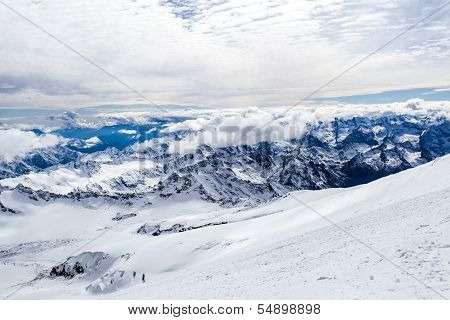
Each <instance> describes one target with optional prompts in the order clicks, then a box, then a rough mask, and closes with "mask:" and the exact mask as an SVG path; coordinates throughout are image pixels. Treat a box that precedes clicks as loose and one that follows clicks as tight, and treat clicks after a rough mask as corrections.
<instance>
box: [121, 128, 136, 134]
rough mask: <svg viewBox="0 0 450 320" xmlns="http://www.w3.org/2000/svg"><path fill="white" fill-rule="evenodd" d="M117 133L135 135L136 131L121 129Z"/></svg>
mask: <svg viewBox="0 0 450 320" xmlns="http://www.w3.org/2000/svg"><path fill="white" fill-rule="evenodd" d="M119 133H123V134H136V133H137V131H136V130H127V129H121V130H119Z"/></svg>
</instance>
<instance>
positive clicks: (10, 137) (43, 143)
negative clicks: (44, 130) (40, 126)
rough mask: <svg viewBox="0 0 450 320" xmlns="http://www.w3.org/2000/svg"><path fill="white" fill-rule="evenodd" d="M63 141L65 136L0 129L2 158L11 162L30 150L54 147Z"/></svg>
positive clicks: (0, 152)
mask: <svg viewBox="0 0 450 320" xmlns="http://www.w3.org/2000/svg"><path fill="white" fill-rule="evenodd" d="M61 142H63V138H61V137H59V136H56V135H53V134H43V135H40V136H38V135H36V134H35V133H34V132H31V131H22V130H19V129H7V130H0V158H2V159H4V160H5V161H7V162H9V161H12V160H14V158H15V157H18V156H24V155H26V154H27V153H28V152H30V151H33V150H36V149H40V148H48V147H53V146H55V145H57V144H59V143H61Z"/></svg>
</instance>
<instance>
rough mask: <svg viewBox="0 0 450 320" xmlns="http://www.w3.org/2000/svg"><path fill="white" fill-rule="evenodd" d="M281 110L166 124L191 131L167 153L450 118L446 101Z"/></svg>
mask: <svg viewBox="0 0 450 320" xmlns="http://www.w3.org/2000/svg"><path fill="white" fill-rule="evenodd" d="M284 110H287V108H264V109H259V108H249V109H247V110H244V111H239V110H235V111H226V110H216V111H214V112H212V113H211V114H210V115H209V116H207V117H199V118H198V119H195V120H186V121H183V122H179V123H175V124H169V125H167V127H166V128H165V129H164V130H163V132H166V133H169V132H171V133H174V132H177V131H181V130H185V131H189V132H191V133H189V134H187V135H186V136H185V137H184V138H183V139H182V140H180V141H172V142H170V143H169V151H170V152H172V153H180V154H184V153H192V152H194V151H195V149H196V148H197V147H198V146H199V145H202V144H206V145H209V146H213V147H226V146H238V145H244V144H247V145H252V144H255V143H258V142H260V141H286V140H289V139H292V138H299V137H301V136H302V135H303V134H304V133H306V132H307V128H308V126H309V125H314V124H317V123H319V122H324V123H330V122H331V121H333V120H334V119H335V118H340V119H349V118H352V117H358V116H361V117H369V118H373V117H379V116H383V115H394V114H395V115H414V116H427V117H429V118H447V119H450V102H449V101H444V102H429V101H427V102H425V101H423V100H420V99H413V100H409V101H407V102H402V103H391V104H382V105H363V104H361V105H323V106H305V107H296V108H293V109H291V110H289V111H288V112H284Z"/></svg>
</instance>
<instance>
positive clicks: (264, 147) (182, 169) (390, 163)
mask: <svg viewBox="0 0 450 320" xmlns="http://www.w3.org/2000/svg"><path fill="white" fill-rule="evenodd" d="M180 134H181V136H182V134H183V133H180ZM173 139H180V137H179V136H177V135H174V136H173ZM138 149H139V148H136V147H135V146H130V147H127V148H125V149H124V150H122V151H119V150H116V149H107V150H105V151H101V152H97V153H94V154H90V155H81V154H80V153H78V152H76V151H73V150H70V149H69V148H67V147H63V146H56V147H53V148H49V149H44V150H39V151H38V152H34V153H32V154H28V155H27V156H26V157H24V158H22V159H20V160H18V161H17V162H13V163H6V164H5V163H3V164H1V165H0V168H1V169H0V174H1V177H2V178H8V177H14V176H16V177H18V178H16V179H12V180H11V179H6V180H3V181H2V182H1V184H3V185H4V186H6V187H14V186H15V185H16V186H17V185H19V184H20V188H22V190H25V189H23V188H24V187H25V188H30V189H39V188H41V186H42V184H39V186H40V187H37V186H36V185H34V184H33V179H35V180H38V179H39V178H38V177H35V178H32V176H30V177H28V178H27V179H25V180H23V179H22V177H23V175H24V174H26V173H28V172H32V171H35V172H40V171H42V170H45V172H52V171H54V170H57V169H58V168H67V170H72V171H69V172H70V173H71V174H72V173H73V174H74V175H76V176H77V177H78V176H80V177H83V179H85V180H86V181H85V182H84V183H83V184H80V185H76V184H75V185H74V186H73V190H72V191H71V193H69V194H72V195H73V196H74V197H75V194H82V195H83V196H82V198H84V197H88V196H89V195H92V196H95V197H98V196H107V197H111V196H112V197H124V198H125V199H128V198H130V197H134V196H136V195H153V196H158V197H161V198H170V197H173V196H176V195H178V194H191V195H195V196H200V197H201V198H203V199H205V200H207V201H212V202H218V203H220V204H222V205H226V206H231V205H234V204H237V203H248V204H249V205H254V204H258V203H261V202H265V201H267V200H270V199H272V198H274V197H278V196H281V195H283V194H285V193H287V192H290V191H294V190H318V189H325V188H332V187H349V186H354V185H358V184H362V183H367V182H370V181H373V180H375V179H378V178H381V177H384V176H387V175H390V174H393V173H397V172H400V171H403V170H405V169H409V168H412V167H415V166H417V165H420V164H423V163H426V162H428V161H431V160H433V159H435V158H437V157H440V156H443V155H445V154H447V153H450V122H449V121H448V120H447V119H446V118H438V119H431V118H428V117H424V116H420V117H419V116H412V115H395V116H393V115H390V116H380V117H371V118H369V117H353V118H351V119H339V118H337V119H334V120H333V121H331V122H319V123H317V124H316V125H311V126H310V127H309V128H308V130H307V133H306V134H305V135H303V136H302V137H299V138H295V139H292V140H290V141H282V142H260V143H257V144H255V145H239V146H229V147H221V148H218V147H212V146H208V145H201V146H199V147H198V148H197V149H196V151H195V153H193V154H185V155H179V154H170V153H168V151H167V149H168V146H167V144H166V143H165V142H164V143H160V144H156V145H154V146H151V147H146V148H145V149H142V150H138ZM105 157H106V158H107V159H108V166H107V168H106V167H102V166H104V164H102V163H101V162H98V159H101V158H105ZM131 161H133V163H134V162H136V163H135V165H134V166H132V167H130V168H127V167H126V166H127V164H129V163H131ZM139 161H142V165H141V164H140V163H139ZM147 162H150V163H152V164H154V165H153V166H152V167H151V168H146V163H147ZM115 165H121V166H122V167H124V166H125V168H124V169H121V170H122V171H120V172H119V171H117V170H114V168H115V167H114V166H115ZM102 168H104V169H102ZM117 168H118V167H117ZM99 170H100V173H98V172H99ZM101 170H103V171H101ZM114 171H117V172H119V173H117V174H114ZM42 174H45V173H42ZM63 174H65V173H63ZM63 174H62V175H63ZM95 174H98V175H97V176H96V178H95V179H94V178H92V177H93V176H94V175H95ZM63 178H64V177H63ZM63 178H62V180H61V181H62V182H61V181H59V182H58V183H60V184H62V185H64V183H66V182H65V179H63ZM72 180H73V179H72ZM50 181H51V180H50ZM83 181H84V180H83ZM20 188H19V189H20ZM71 188H72V186H71ZM42 191H45V190H42ZM50 193H52V194H56V195H57V194H58V192H54V191H52V192H50ZM64 197H68V195H67V194H66V195H64Z"/></svg>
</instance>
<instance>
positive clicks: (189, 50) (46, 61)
mask: <svg viewBox="0 0 450 320" xmlns="http://www.w3.org/2000/svg"><path fill="white" fill-rule="evenodd" d="M445 2H446V1H441V0H430V1H418V0H407V1H406V0H405V1H403V0H399V1H386V0H377V1H372V0H367V1H354V0H320V1H300V0H265V1H256V0H251V1H249V0H208V1H207V0H192V1H187V0H161V1H159V0H158V1H156V0H108V1H106V0H104V1H103V0H101V1H100V0H90V1H87V0H77V1H73V0H71V1H58V0H14V1H11V0H0V30H2V32H1V33H0V43H1V46H0V61H1V63H0V107H4V108H5V107H8V108H11V107H26V108H36V107H54V108H68V107H70V108H73V107H81V106H92V105H98V104H107V103H128V104H133V103H147V102H148V101H146V99H149V100H151V101H152V102H154V103H156V104H158V105H159V104H180V105H200V106H217V107H248V106H277V105H280V106H286V105H291V104H294V103H296V102H297V101H299V100H301V99H302V98H303V97H304V96H306V95H308V94H309V93H311V92H312V91H314V90H315V89H316V88H318V87H319V86H321V85H322V84H323V83H326V82H327V81H328V80H330V79H331V78H333V77H334V76H335V75H336V74H339V73H340V72H341V71H342V70H344V69H345V68H347V67H349V66H351V65H352V64H354V63H355V62H356V61H358V60H359V59H361V58H363V57H365V56H366V55H368V54H369V53H370V52H372V51H373V50H375V49H377V48H378V47H380V46H381V45H383V44H384V43H386V42H387V41H388V40H390V39H391V38H393V37H394V36H395V35H397V34H398V33H400V32H402V31H403V30H405V29H406V28H408V27H409V26H410V25H412V24H414V23H415V22H417V21H419V20H420V19H421V18H423V17H425V16H426V15H427V14H429V13H431V12H432V11H433V10H435V9H436V8H438V7H439V6H441V5H443V4H444V3H445ZM4 4H7V5H8V6H10V7H11V8H13V9H14V10H16V11H17V12H18V13H20V14H21V15H22V16H25V17H26V18H28V19H30V20H31V21H33V22H34V23H35V24H36V25H37V26H39V27H40V28H43V29H45V30H46V31H48V32H49V33H50V34H52V35H53V36H54V37H56V38H57V39H58V40H60V41H61V42H63V43H65V44H66V45H68V46H70V47H72V48H73V49H75V50H76V51H77V52H79V53H80V54H81V55H83V56H85V57H87V58H88V59H89V60H90V61H92V62H93V63H95V64H96V65H98V66H100V67H101V68H103V69H104V70H106V71H107V72H108V73H109V74H111V75H113V76H114V77H115V78H116V79H114V78H113V77H111V76H110V75H107V74H105V72H103V71H101V70H99V68H97V67H95V66H93V65H92V64H91V63H89V62H87V61H86V60H85V59H82V58H81V57H80V56H79V55H77V54H76V53H74V52H73V51H71V50H69V49H68V48H67V47H65V46H64V45H62V44H61V43H60V42H58V41H57V40H55V39H54V38H52V37H50V36H49V35H48V34H45V33H44V32H43V31H42V30H39V29H38V28H37V27H36V26H34V25H32V24H31V23H30V22H28V21H26V20H25V19H24V18H23V17H20V16H19V15H18V14H17V13H15V12H13V11H12V10H11V9H9V8H7V7H5V5H4ZM448 70H450V5H449V6H447V7H446V8H445V9H443V10H441V11H440V12H439V13H437V14H436V15H434V16H433V17H432V18H430V19H428V20H426V21H425V22H424V23H421V24H420V25H418V26H417V27H416V28H414V29H413V30H411V31H410V32H408V33H407V34H405V35H404V36H402V37H400V38H399V39H397V40H396V41H394V42H393V43H391V44H390V45H389V46H387V47H386V48H384V49H383V50H382V51H380V52H379V53H377V54H376V55H374V56H372V57H370V58H368V59H367V60H365V61H364V62H363V63H361V64H360V65H358V66H357V67H356V68H354V69H352V70H351V71H350V72H348V73H346V74H345V75H344V76H342V77H339V78H338V79H337V80H336V81H334V82H333V83H332V84H330V85H328V86H326V87H325V88H324V89H323V90H321V91H320V92H318V93H317V94H316V95H315V96H314V97H312V98H311V100H310V101H312V102H314V101H320V102H326V101H345V99H350V101H349V102H351V103H354V102H357V101H355V100H354V99H360V100H361V99H362V100H364V101H362V102H367V99H369V100H371V101H372V102H373V101H377V100H380V101H382V102H383V101H384V102H386V99H388V100H389V99H391V100H402V101H404V100H406V99H409V98H412V97H418V98H422V99H426V100H431V99H432V98H433V97H437V98H439V99H440V100H442V99H443V97H444V98H447V97H448V92H449V87H450V72H448ZM118 79H119V80H120V81H118ZM124 84H126V85H127V86H128V87H126V86H125V85H124ZM129 87H131V88H132V89H133V90H134V92H133V90H131V89H130V88H129ZM423 90H425V91H423ZM136 91H137V92H139V94H137V93H136ZM386 92H391V94H386ZM392 92H404V93H405V94H395V93H394V94H392ZM374 94H375V96H374ZM380 95H381V96H380ZM143 96H144V97H145V98H143ZM343 96H344V97H357V98H345V99H342V98H339V97H343ZM352 99H353V100H352Z"/></svg>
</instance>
